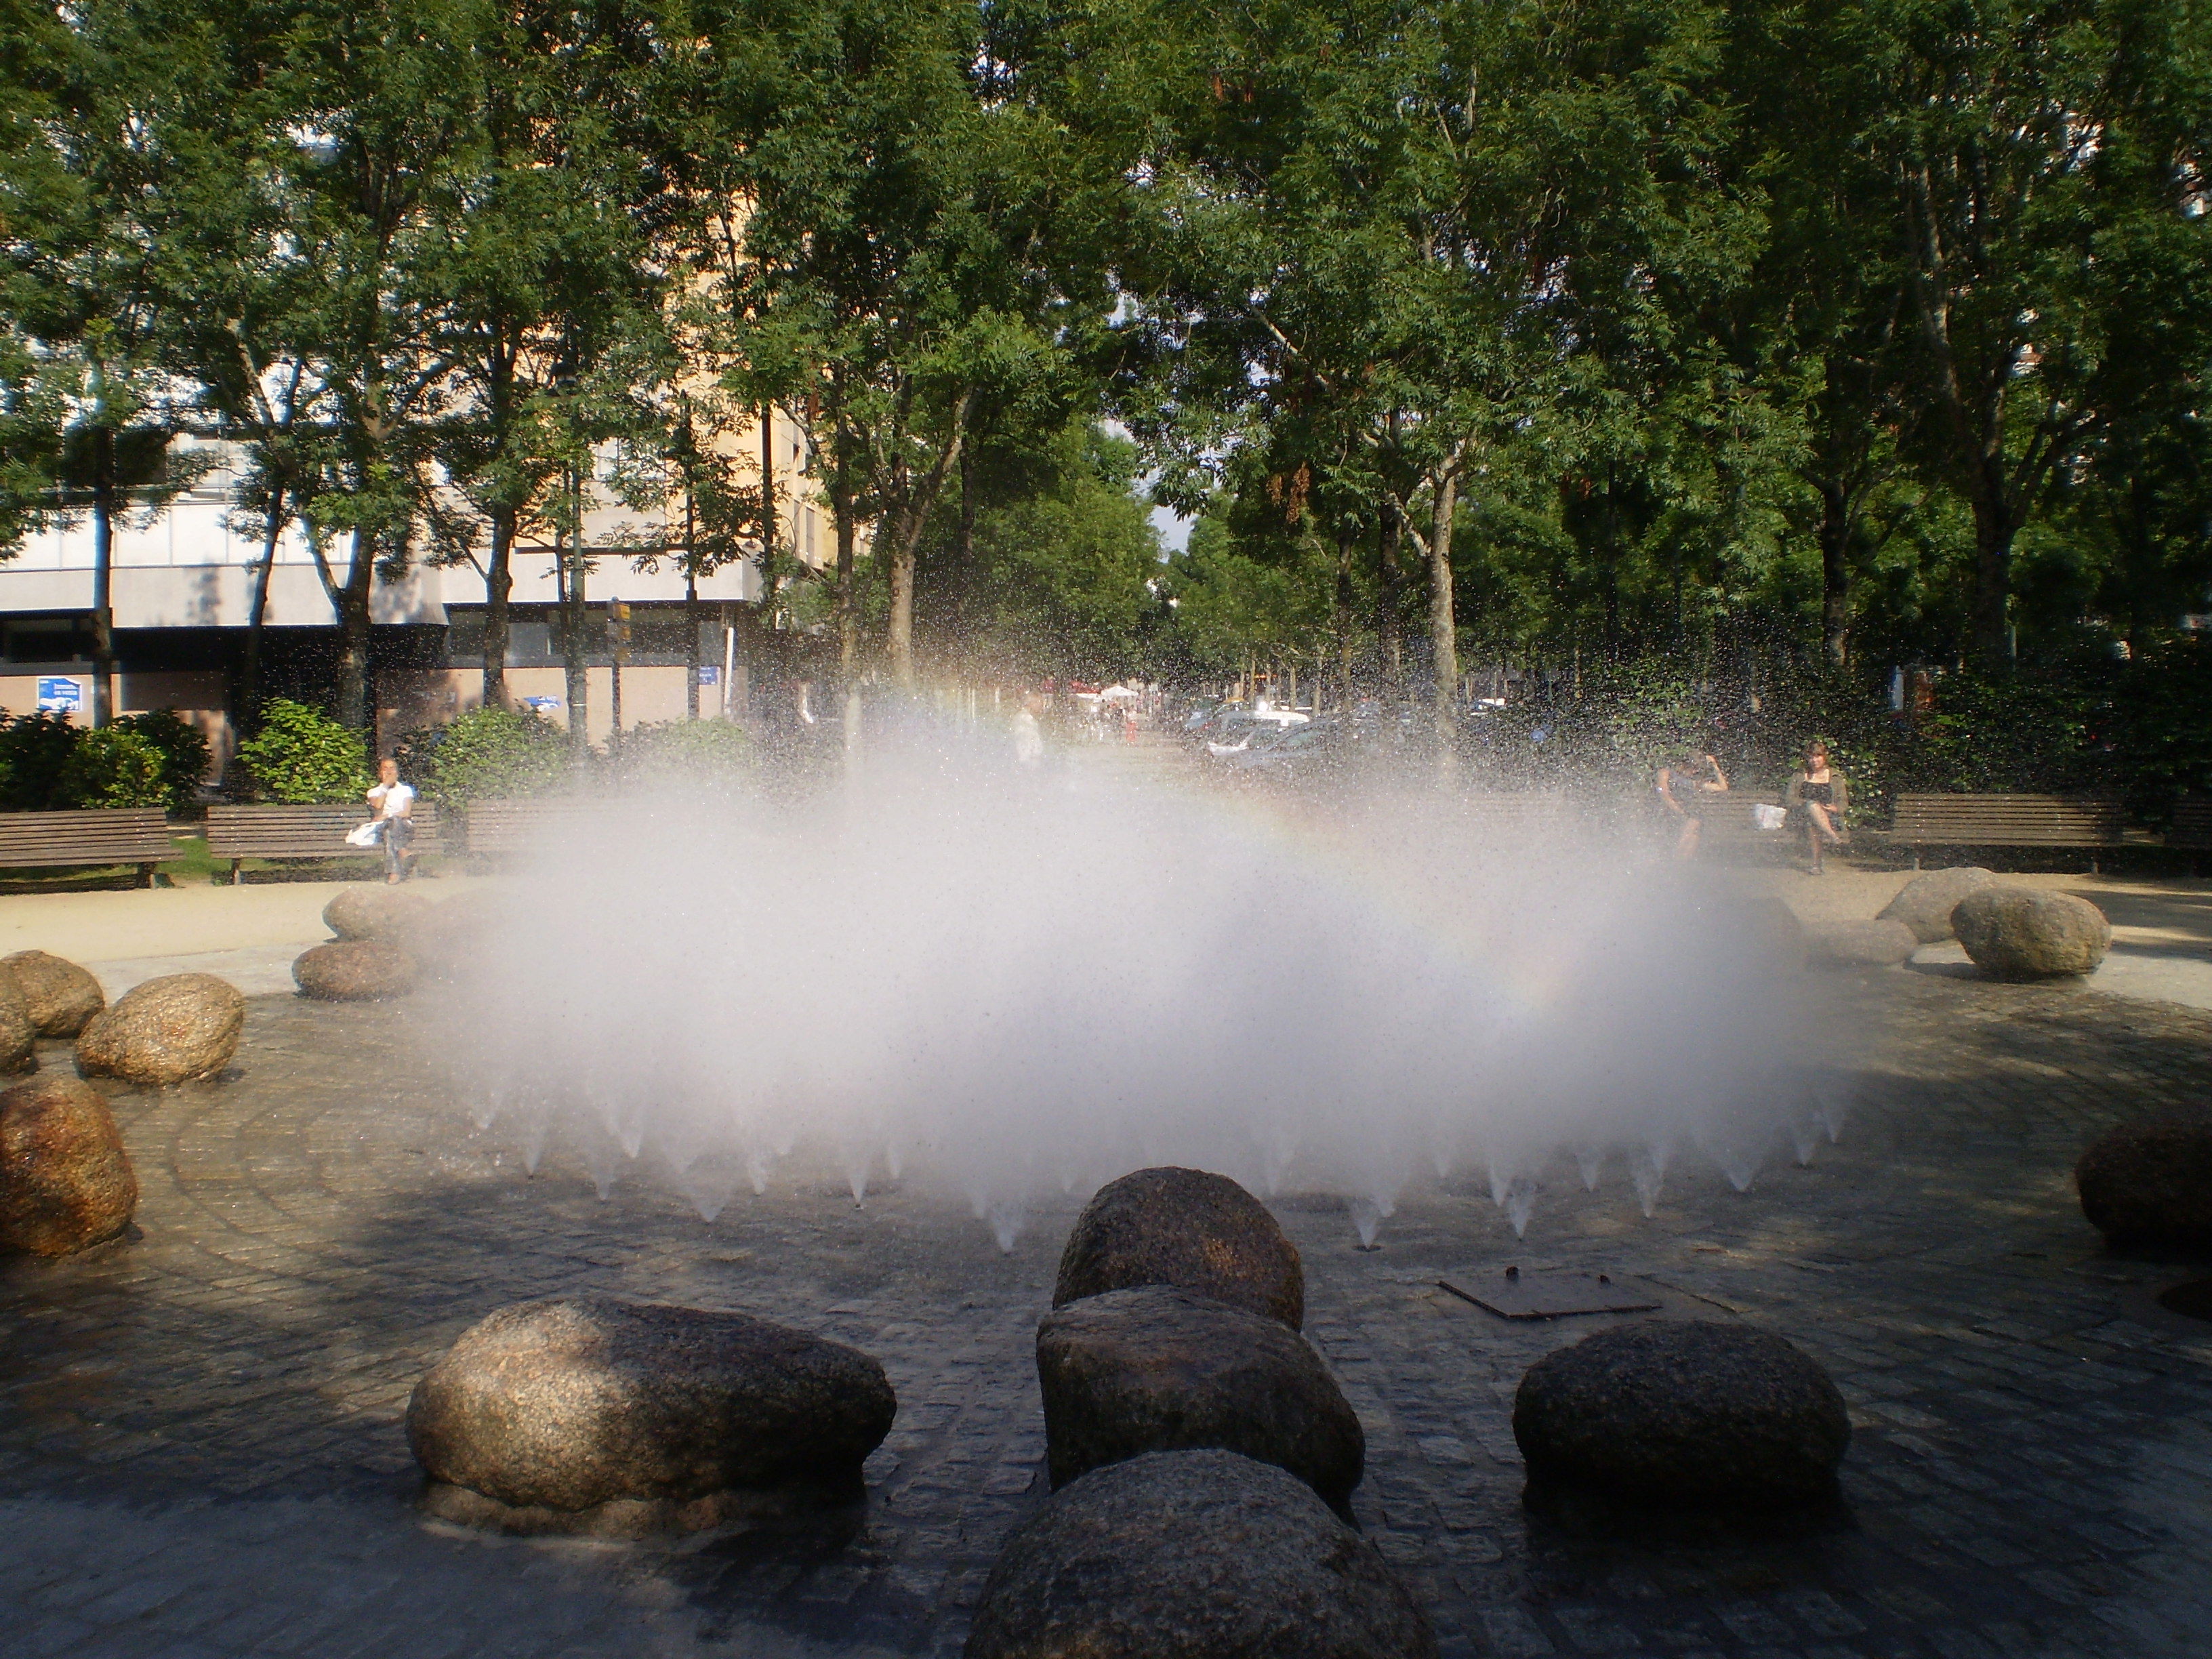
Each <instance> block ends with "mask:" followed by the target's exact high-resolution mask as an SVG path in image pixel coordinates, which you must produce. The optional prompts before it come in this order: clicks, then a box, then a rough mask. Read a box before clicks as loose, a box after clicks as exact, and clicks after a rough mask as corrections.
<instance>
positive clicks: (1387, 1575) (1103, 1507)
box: [966, 1451, 1437, 1659]
mask: <svg viewBox="0 0 2212 1659" xmlns="http://www.w3.org/2000/svg"><path fill="white" fill-rule="evenodd" d="M1436 1651H1437V1639H1436V1636H1435V1634H1434V1632H1432V1631H1431V1629H1430V1627H1429V1621H1428V1618H1427V1616H1426V1615H1425V1613H1423V1612H1422V1611H1421V1609H1420V1607H1419V1606H1418V1605H1417V1604H1416V1603H1415V1602H1414V1601H1413V1597H1412V1596H1410V1595H1407V1592H1406V1589H1405V1587H1404V1586H1403V1585H1402V1584H1401V1583H1399V1582H1398V1580H1397V1579H1396V1577H1395V1576H1394V1575H1393V1574H1392V1573H1391V1571H1390V1569H1389V1567H1388V1566H1387V1565H1384V1563H1383V1558H1382V1556H1381V1555H1380V1554H1378V1553H1376V1549H1375V1547H1374V1546H1373V1545H1372V1544H1370V1543H1369V1542H1368V1541H1366V1540H1365V1539H1364V1538H1362V1537H1360V1535H1359V1534H1358V1533H1356V1532H1354V1531H1352V1528H1349V1527H1347V1526H1346V1525H1345V1523H1344V1522H1341V1521H1340V1520H1338V1519H1337V1518H1336V1516H1334V1515H1332V1514H1331V1513H1330V1512H1329V1510H1328V1506H1327V1505H1326V1504H1323V1503H1322V1501H1321V1499H1320V1498H1316V1497H1315V1496H1314V1494H1313V1493H1312V1492H1310V1491H1309V1490H1308V1489H1307V1488H1306V1487H1305V1486H1304V1485H1303V1484H1302V1483H1301V1482H1299V1481H1298V1480H1296V1479H1294V1478H1293V1477H1292V1476H1291V1475H1290V1474H1285V1472H1284V1471H1283V1470H1281V1469H1279V1468H1273V1467H1272V1466H1271V1465H1268V1464H1265V1463H1255V1462H1253V1461H1252V1460H1251V1459H1249V1458H1245V1457H1239V1456H1237V1455H1236V1454H1235V1453H1233V1452H1225V1451H1173V1452H1149V1453H1147V1454H1146V1455H1144V1456H1141V1457H1135V1458H1132V1459H1130V1460H1129V1461H1128V1462H1122V1463H1115V1464H1110V1465H1109V1466H1108V1467H1107V1468H1101V1469H1094V1470H1092V1471H1091V1473H1090V1474H1086V1475H1085V1476H1084V1477H1083V1478H1082V1479H1081V1480H1078V1481H1076V1482H1074V1483H1073V1485H1072V1486H1066V1487H1063V1488H1062V1489H1061V1490H1060V1491H1059V1492H1054V1494H1053V1495H1052V1497H1051V1498H1049V1499H1048V1500H1047V1501H1046V1503H1045V1504H1044V1506H1043V1507H1042V1509H1040V1510H1038V1511H1037V1512H1036V1514H1035V1515H1033V1516H1030V1518H1029V1519H1028V1520H1027V1521H1025V1522H1023V1523H1022V1524H1021V1525H1020V1526H1019V1527H1018V1528H1015V1530H1014V1533H1013V1535H1012V1537H1011V1538H1009V1539H1008V1540H1007V1541H1006V1548H1005V1550H1004V1551H1003V1552H1002V1553H1000V1557H999V1559H998V1562H997V1564H996V1565H994V1566H993V1567H992V1569H991V1576H990V1577H989V1579H988V1580H987V1582H986V1583H985V1584H984V1586H983V1595H982V1600H981V1601H980V1602H978V1603H977V1605H976V1608H975V1622H974V1624H973V1625H972V1626H970V1627H969V1635H968V1646H967V1650H966V1653H967V1659H1431V1656H1433V1655H1434V1654H1435V1653H1436Z"/></svg>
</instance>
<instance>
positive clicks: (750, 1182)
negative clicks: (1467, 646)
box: [471, 1073, 1851, 1251]
mask: <svg viewBox="0 0 2212 1659" xmlns="http://www.w3.org/2000/svg"><path fill="white" fill-rule="evenodd" d="M1792 1081H1793V1082H1794V1085H1795V1086H1794V1087H1793V1088H1790V1089H1789V1090H1788V1091H1785V1092H1784V1094H1783V1095H1782V1096H1781V1098H1782V1099H1783V1100H1784V1102H1785V1103H1786V1105H1785V1109H1784V1110H1783V1111H1782V1113H1781V1114H1780V1115H1779V1116H1778V1118H1777V1119H1776V1120H1774V1121H1772V1122H1771V1124H1770V1125H1769V1126H1768V1131H1767V1133H1765V1134H1764V1135H1760V1134H1758V1133H1747V1132H1745V1130H1744V1128H1743V1126H1742V1125H1741V1123H1739V1124H1738V1125H1737V1126H1736V1127H1735V1129H1734V1131H1733V1132H1731V1133H1692V1134H1691V1135H1690V1136H1689V1137H1688V1139H1689V1141H1690V1144H1691V1146H1692V1147H1693V1149H1694V1150H1695V1151H1696V1152H1699V1153H1700V1154H1702V1155H1703V1156H1704V1157H1705V1158H1706V1159H1707V1160H1708V1161H1710V1162H1711V1164H1712V1165H1713V1167H1714V1168H1716V1169H1717V1170H1719V1171H1720V1173H1721V1174H1722V1175H1723V1176H1725V1177H1726V1178H1727V1180H1728V1182H1729V1185H1730V1186H1731V1187H1733V1188H1735V1190H1736V1191H1737V1192H1740V1193H1742V1192H1748V1191H1750V1190H1751V1188H1752V1185H1753V1182H1756V1181H1757V1180H1758V1178H1759V1172H1760V1170H1762V1169H1764V1168H1765V1166H1766V1165H1767V1164H1769V1163H1770V1162H1771V1160H1772V1158H1774V1156H1775V1155H1776V1154H1777V1153H1778V1152H1783V1151H1785V1150H1786V1151H1787V1152H1788V1153H1789V1154H1790V1156H1791V1157H1792V1158H1793V1159H1794V1161H1795V1162H1796V1164H1797V1166H1798V1167H1799V1168H1801V1169H1802V1168H1808V1167H1810V1165H1811V1164H1812V1163H1813V1160H1814V1157H1815V1155H1816V1154H1817V1153H1818V1152H1819V1150H1820V1146H1821V1144H1822V1142H1823V1141H1824V1140H1825V1141H1826V1142H1828V1143H1830V1144H1833V1143H1834V1142H1837V1141H1838V1140H1840V1139H1842V1138H1843V1132H1844V1122H1845V1121H1846V1119H1847V1117H1848V1115H1849V1112H1850V1097H1851V1085H1850V1080H1849V1079H1847V1078H1845V1077H1842V1076H1838V1075H1837V1074H1833V1073H1806V1074H1804V1075H1802V1076H1801V1077H1800V1078H1797V1079H1793V1080H1792ZM471 1118H472V1119H473V1121H474V1122H475V1124H476V1127H477V1131H478V1132H479V1133H490V1132H492V1131H493V1130H494V1129H495V1128H497V1129H502V1130H504V1131H505V1132H506V1133H509V1134H512V1135H513V1137H514V1138H515V1142H516V1149H517V1151H518V1152H519V1153H520V1158H521V1160H522V1164H523V1168H524V1170H525V1171H526V1174H528V1175H529V1176H532V1177H533V1178H534V1177H535V1176H537V1175H538V1171H539V1170H540V1168H541V1167H542V1166H543V1165H544V1160H545V1158H546V1154H547V1152H548V1151H549V1150H550V1148H551V1146H552V1145H553V1144H554V1142H555V1141H556V1138H557V1139H559V1141H560V1142H561V1143H562V1145H563V1146H566V1147H567V1148H568V1149H569V1150H570V1151H571V1152H573V1153H574V1155H575V1157H576V1158H578V1160H579V1161H580V1164H582V1167H583V1169H584V1170H585V1172H586V1175H587V1176H589V1178H590V1180H591V1182H592V1188H593V1189H594V1190H595V1191H596V1192H597V1193H598V1194H599V1200H600V1201H601V1202H602V1203H605V1202H606V1201H608V1200H611V1198H612V1197H613V1196H614V1194H615V1190H616V1188H617V1187H618V1186H619V1185H620V1184H621V1183H622V1182H623V1178H624V1177H625V1176H641V1177H643V1178H645V1179H647V1180H648V1181H650V1180H653V1179H656V1178H657V1179H659V1180H660V1181H662V1182H665V1183H666V1184H667V1185H668V1186H670V1187H671V1188H673V1189H674V1190H675V1191H676V1192H678V1193H679V1194H682V1196H683V1197H684V1200H686V1201H687V1202H688V1203H689V1204H690V1206H692V1208H693V1209H695V1210H696V1211H697V1212H698V1215H699V1218H700V1220H701V1221H702V1222H705V1223H707V1224H708V1225H712V1224H713V1223H714V1220H715V1219H716V1218H718V1217H719V1216H720V1214H721V1213H722V1212H723V1210H724V1209H725V1208H726V1207H727V1206H728V1205H729V1203H730V1200H732V1198H734V1197H735V1196H736V1195H737V1194H738V1190H739V1188H744V1187H750V1189H751V1191H752V1194H753V1195H754V1196H755V1197H757V1198H759V1197H765V1196H766V1195H767V1194H768V1192H769V1188H770V1186H771V1185H772V1184H773V1183H774V1181H775V1175H776V1172H777V1168H778V1166H779V1165H787V1164H789V1163H790V1161H791V1160H792V1158H793V1156H794V1154H795V1153H796V1152H798V1150H799V1147H798V1133H797V1129H796V1127H795V1126H794V1127H793V1128H792V1130H791V1131H790V1132H789V1133H787V1134H786V1135H785V1136H784V1137H783V1138H782V1139H779V1140H776V1141H774V1142H761V1143H755V1144H752V1145H750V1146H738V1147H728V1146H706V1145H704V1144H702V1142H701V1141H700V1140H699V1139H697V1138H696V1136H683V1137H679V1138H678V1139H676V1140H675V1141H674V1142H673V1143H672V1144H654V1143H653V1142H652V1141H650V1140H649V1139H648V1128H649V1124H650V1118H649V1115H648V1112H647V1109H646V1107H645V1105H644V1103H642V1102H641V1101H632V1102H628V1103H624V1102H616V1101H605V1102H601V1103H597V1104H594V1103H590V1102H585V1101H574V1100H569V1101H564V1100H561V1099H559V1098H557V1097H549V1096H548V1095H546V1094H545V1093H544V1092H542V1091H537V1090H531V1089H523V1088H507V1089H502V1090H500V1091H495V1092H493V1093H491V1094H489V1095H487V1096H486V1097H483V1099H482V1100H481V1101H480V1102H479V1103H478V1104H477V1106H476V1107H475V1108H474V1109H473V1110H472V1111H471ZM1678 1151H1679V1148H1678V1143H1677V1141H1676V1140H1675V1139H1674V1138H1672V1137H1666V1136H1662V1137H1660V1138H1657V1139H1652V1140H1650V1141H1645V1142H1642V1143H1640V1144H1637V1145H1633V1146H1591V1145H1582V1146H1575V1147H1573V1148H1572V1149H1571V1151H1569V1152H1565V1153H1563V1154H1558V1155H1555V1156H1554V1157H1553V1158H1548V1159H1540V1160H1531V1159H1529V1158H1527V1157H1525V1156H1519V1155H1511V1156H1500V1157H1497V1158H1482V1159H1480V1161H1479V1163H1478V1164H1476V1165H1474V1166H1473V1167H1476V1168H1479V1169H1480V1170H1481V1172H1482V1174H1483V1176H1484V1177H1485V1179H1486V1182H1487V1184H1488V1188H1489V1192H1490V1198H1491V1202H1492V1203H1493V1204H1494V1205H1496V1206H1498V1209H1499V1210H1501V1211H1503V1212H1504V1215H1505V1218H1506V1220H1507V1222H1508V1223H1509V1224H1510V1225H1511V1227H1512V1229H1513V1236H1514V1237H1516V1238H1524V1237H1527V1235H1528V1223H1529V1221H1530V1219H1531V1218H1533V1217H1534V1214H1535V1211H1536V1206H1537V1204H1538V1201H1539V1200H1541V1197H1542V1196H1543V1194H1544V1191H1545V1189H1546V1185H1547V1181H1546V1176H1547V1174H1550V1175H1552V1176H1553V1177H1554V1179H1555V1180H1556V1178H1557V1177H1558V1176H1560V1175H1562V1174H1563V1173H1564V1166H1565V1162H1566V1161H1567V1160H1568V1159H1569V1158H1571V1162H1572V1164H1573V1166H1574V1170H1575V1172H1576V1175H1577V1176H1578V1177H1579V1179H1580V1181H1581V1184H1582V1188H1583V1191H1584V1192H1585V1193H1593V1194H1594V1193H1595V1192H1597V1191H1598V1190H1599V1189H1600V1188H1601V1187H1602V1186H1603V1184H1604V1182H1605V1174H1606V1169H1607V1165H1608V1164H1626V1170H1627V1176H1628V1182H1629V1185H1630V1187H1631V1188H1632V1189H1633V1190H1634V1192H1635V1194H1636V1202H1637V1206H1638V1208H1639V1209H1640V1210H1641V1211H1642V1212H1643V1213H1644V1218H1646V1219H1647V1220H1648V1219H1650V1218H1652V1217H1653V1216H1654V1215H1656V1213H1657V1212H1658V1206H1659V1199H1660V1194H1661V1193H1662V1191H1663V1190H1664V1188H1665V1186H1666V1182H1667V1176H1668V1170H1670V1169H1672V1168H1673V1167H1674V1164H1675V1162H1676V1158H1677V1156H1678ZM832 1159H833V1162H834V1165H835V1167H836V1169H837V1170H839V1171H841V1172H842V1174H843V1176H844V1177H845V1181H846V1184H847V1186H848V1188H849V1189H850V1191H851V1193H852V1195H853V1202H854V1206H856V1207H857V1206H862V1205H864V1204H865V1203H866V1200H867V1196H868V1193H869V1190H870V1188H872V1186H874V1185H875V1184H876V1182H877V1179H878V1173H879V1172H880V1174H881V1176H883V1177H884V1178H886V1179H888V1181H889V1182H891V1183H893V1184H896V1183H897V1182H901V1181H902V1179H903V1177H904V1176H905V1174H906V1166H907V1161H908V1146H907V1145H906V1143H905V1142H903V1141H902V1140H900V1139H896V1138H894V1139H886V1140H884V1141H882V1142H880V1143H878V1144H871V1145H852V1144H848V1145H845V1146H839V1147H836V1148H835V1149H832ZM1140 1161H1141V1162H1143V1163H1150V1162H1152V1161H1153V1160H1152V1159H1149V1158H1146V1159H1141V1160H1140ZM1260 1161H1261V1163H1262V1164H1263V1165H1265V1164H1272V1165H1273V1170H1274V1172H1275V1173H1274V1178H1273V1179H1272V1180H1267V1179H1263V1180H1261V1182H1260V1183H1259V1190H1260V1191H1261V1193H1262V1194H1264V1195H1265V1196H1267V1197H1268V1198H1276V1197H1279V1196H1281V1195H1282V1194H1283V1193H1284V1191H1285V1187H1284V1184H1283V1182H1284V1177H1285V1174H1286V1173H1288V1170H1287V1169H1286V1167H1285V1164H1284V1163H1283V1162H1282V1161H1280V1160H1279V1159H1265V1158H1263V1159H1261V1160H1260ZM1132 1167H1136V1166H1135V1165H1132ZM1289 1167H1290V1168H1293V1169H1294V1168H1295V1159H1293V1160H1291V1164H1290V1166H1289ZM1431 1168H1432V1169H1433V1170H1434V1172H1435V1176H1436V1179H1437V1182H1438V1183H1439V1184H1443V1183H1452V1182H1455V1177H1458V1176H1461V1175H1462V1170H1461V1168H1460V1167H1459V1166H1458V1165H1457V1164H1456V1163H1455V1160H1454V1158H1452V1157H1450V1156H1449V1154H1443V1153H1439V1154H1437V1155H1436V1156H1435V1157H1434V1158H1432V1159H1431ZM1114 1173H1115V1174H1120V1173H1123V1171H1121V1170H1115V1172H1114ZM1229 1173H1235V1172H1234V1171H1231V1172H1229ZM1246 1173H1248V1174H1249V1171H1246ZM1106 1178H1107V1179H1110V1178H1111V1177H1110V1176H1108V1177H1106ZM1412 1180H1413V1172H1412V1171H1407V1173H1406V1175H1405V1176H1404V1177H1403V1178H1401V1180H1400V1181H1398V1182H1394V1183H1391V1184H1389V1185H1388V1186H1378V1187H1376V1188H1374V1189H1373V1190H1370V1191H1367V1192H1364V1193H1360V1194H1356V1195H1352V1196H1351V1197H1349V1198H1347V1199H1346V1204H1345V1208H1346V1213H1347V1214H1348V1215H1349V1217H1350V1218H1351V1221H1352V1226H1353V1228H1354V1229H1355V1230H1356V1231H1358V1235H1359V1242H1360V1244H1361V1246H1362V1247H1363V1248H1367V1249H1371V1248H1373V1247H1374V1245H1375V1243H1376V1239H1377V1237H1380V1235H1381V1233H1382V1230H1383V1223H1384V1222H1385V1221H1387V1220H1389V1218H1391V1217H1392V1216H1393V1215H1395V1213H1396V1212H1397V1201H1398V1199H1399V1197H1400V1195H1401V1194H1402V1193H1403V1192H1404V1190H1405V1189H1406V1188H1407V1186H1408V1185H1410V1184H1411V1182H1412ZM1078 1184H1079V1183H1078V1178H1077V1177H1076V1176H1074V1175H1073V1174H1072V1173H1070V1174H1066V1175H1064V1176H1062V1178H1061V1181H1060V1192H1061V1195H1062V1196H1063V1198H1070V1197H1073V1198H1083V1197H1087V1196H1088V1195H1089V1194H1090V1192H1091V1191H1092V1190H1095V1189H1096V1188H1097V1186H1099V1185H1101V1184H1103V1181H1097V1180H1094V1181H1091V1182H1089V1183H1088V1184H1087V1185H1085V1186H1084V1188H1083V1190H1082V1191H1080V1192H1079V1191H1078V1190H1077V1188H1078ZM967 1196H968V1199H969V1203H970V1205H971V1206H972V1208H973V1210H974V1213H975V1219H976V1220H978V1221H981V1222H984V1223H986V1224H987V1225H988V1226H989V1227H990V1228H991V1231H992V1232H993V1234H994V1237H996V1238H997V1240H998V1243H999V1248H1000V1249H1001V1250H1008V1251H1011V1250H1012V1249H1013V1247H1014V1245H1015V1243H1016V1242H1017V1241H1018V1239H1019V1238H1020V1237H1021V1235H1022V1233H1023V1232H1024V1230H1025V1229H1026V1227H1027V1225H1028V1223H1029V1220H1030V1211H1031V1207H1032V1206H1031V1204H1030V1202H1028V1201H1024V1200H1020V1199H1012V1198H1009V1197H1007V1196H1006V1195H1004V1194H994V1193H993V1192H991V1191H990V1190H988V1189H985V1188H978V1189H976V1190H974V1191H971V1192H970V1193H969V1194H967Z"/></svg>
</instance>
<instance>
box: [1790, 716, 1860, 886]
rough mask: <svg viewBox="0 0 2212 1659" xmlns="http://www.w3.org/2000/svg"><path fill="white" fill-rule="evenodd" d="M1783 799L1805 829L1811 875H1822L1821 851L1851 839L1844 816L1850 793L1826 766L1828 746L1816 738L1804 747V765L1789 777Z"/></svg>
mask: <svg viewBox="0 0 2212 1659" xmlns="http://www.w3.org/2000/svg"><path fill="white" fill-rule="evenodd" d="M1783 800H1784V805H1787V806H1788V807H1789V809H1790V812H1791V813H1792V814H1793V815H1795V816H1796V817H1797V818H1798V820H1799V821H1800V822H1802V823H1803V824H1804V826H1805V850H1806V852H1807V854H1808V855H1809V857H1810V859H1811V861H1812V869H1811V873H1812V874H1814V875H1816V876H1817V875H1820V874H1822V873H1824V872H1822V870H1821V868H1820V854H1821V851H1822V849H1823V848H1828V847H1841V846H1843V845H1844V844H1845V843H1846V842H1849V841H1850V838H1851V832H1850V829H1848V828H1847V827H1846V823H1845V817H1844V814H1846V813H1847V812H1849V811H1850V806H1851V793H1850V786H1849V785H1847V784H1846V783H1844V775H1843V774H1842V773H1841V772H1838V771H1837V770H1836V769H1834V768H1833V767H1832V766H1830V765H1829V764H1828V745H1827V744H1825V743H1822V742H1821V741H1820V739H1819V738H1814V739H1813V741H1812V742H1810V743H1808V744H1806V745H1805V763H1804V764H1803V765H1802V766H1801V767H1799V768H1798V769H1797V771H1796V775H1794V776H1792V777H1791V778H1790V789H1789V792H1788V793H1787V794H1785V795H1784V798H1783Z"/></svg>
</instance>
